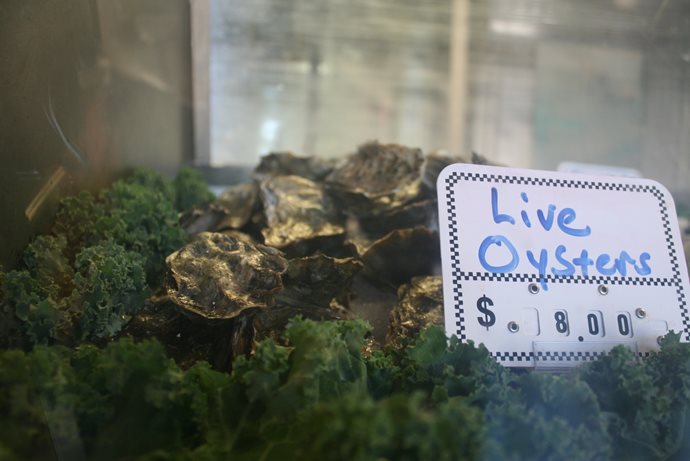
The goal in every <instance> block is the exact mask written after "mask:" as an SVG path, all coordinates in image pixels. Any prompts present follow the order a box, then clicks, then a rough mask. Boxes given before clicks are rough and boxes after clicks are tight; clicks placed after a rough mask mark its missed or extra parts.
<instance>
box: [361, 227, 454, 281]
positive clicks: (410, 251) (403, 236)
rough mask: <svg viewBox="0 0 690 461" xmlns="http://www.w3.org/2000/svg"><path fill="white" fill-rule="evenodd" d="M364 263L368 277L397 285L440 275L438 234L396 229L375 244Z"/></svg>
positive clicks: (429, 230) (414, 228)
mask: <svg viewBox="0 0 690 461" xmlns="http://www.w3.org/2000/svg"><path fill="white" fill-rule="evenodd" d="M362 262H364V273H365V274H366V275H367V276H368V277H370V278H373V279H376V280H381V281H384V282H388V283H392V284H394V285H396V286H397V285H400V284H401V283H406V282H407V281H409V280H410V278H411V277H413V276H415V275H432V274H434V273H438V272H439V271H440V265H441V252H440V243H439V240H438V233H436V232H434V231H433V230H431V229H430V228H428V227H413V228H411V229H398V230H394V231H392V232H390V233H388V234H386V235H385V236H384V237H382V238H380V239H379V240H376V241H375V242H374V243H372V244H371V246H370V247H369V248H367V250H366V251H365V252H364V254H363V255H362Z"/></svg>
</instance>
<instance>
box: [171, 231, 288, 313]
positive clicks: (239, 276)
mask: <svg viewBox="0 0 690 461" xmlns="http://www.w3.org/2000/svg"><path fill="white" fill-rule="evenodd" d="M165 262H166V264H167V266H168V270H169V283H168V296H169V297H170V299H171V301H173V302H174V303H175V304H177V305H178V306H179V307H181V308H182V309H183V310H184V311H186V312H190V313H192V314H196V315H198V316H201V317H203V318H205V319H230V318H233V317H236V316H237V315H239V314H240V313H241V312H242V311H243V310H245V309H248V308H253V307H257V308H265V307H268V306H271V305H272V304H273V301H274V298H273V297H274V294H275V292H277V291H279V290H280V289H281V288H282V287H283V284H282V279H281V276H282V274H283V272H285V270H286V269H287V261H286V260H285V258H284V257H283V254H282V253H281V252H280V251H278V250H276V249H275V248H270V247H266V246H264V245H260V244H252V243H248V242H246V241H243V240H240V239H238V238H236V237H232V236H228V235H224V234H220V233H212V232H203V233H201V234H199V235H198V236H197V238H196V239H194V240H193V241H192V242H190V243H189V244H187V245H186V246H184V247H182V248H181V249H180V250H178V251H176V252H174V253H173V254H171V255H170V256H168V257H167V258H166V260H165Z"/></svg>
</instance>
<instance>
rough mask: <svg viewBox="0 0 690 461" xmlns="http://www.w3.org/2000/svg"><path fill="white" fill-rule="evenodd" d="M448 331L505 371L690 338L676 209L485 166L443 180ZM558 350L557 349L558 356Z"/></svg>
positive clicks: (590, 182) (623, 185)
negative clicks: (676, 335) (670, 336)
mask: <svg viewBox="0 0 690 461" xmlns="http://www.w3.org/2000/svg"><path fill="white" fill-rule="evenodd" d="M437 190H438V194H439V231H440V235H441V250H442V252H441V254H442V260H443V284H444V307H445V323H446V332H447V333H448V334H449V335H450V334H455V335H457V336H458V337H459V338H460V340H461V341H464V342H467V341H473V342H475V343H482V344H484V345H485V346H486V347H487V348H488V349H489V351H490V352H491V354H492V355H493V356H494V357H495V358H496V359H497V360H498V361H499V362H500V363H502V364H504V365H507V366H514V367H535V366H542V363H540V362H548V363H549V367H554V366H557V365H558V362H562V364H563V366H564V367H567V366H571V365H573V364H579V363H583V362H586V361H591V360H593V359H594V358H596V357H598V356H600V355H601V354H602V353H603V352H605V351H607V350H609V349H610V348H611V347H613V346H614V345H616V344H626V345H629V347H631V348H632V349H634V350H635V351H636V352H637V353H638V354H640V355H645V354H649V353H650V352H652V351H655V350H658V349H659V338H661V337H663V336H664V335H665V334H666V333H668V332H669V331H671V330H673V331H676V332H682V333H683V334H682V335H681V340H683V341H688V340H690V314H689V312H688V304H687V303H688V298H689V297H690V296H689V295H688V293H689V292H690V287H689V282H688V274H687V268H686V267H685V266H684V265H682V264H680V263H679V261H682V259H681V258H680V257H679V255H682V251H681V250H682V245H681V244H680V235H679V231H678V224H677V221H676V217H675V214H674V204H673V201H672V199H671V197H670V194H669V193H668V191H666V189H664V188H663V186H661V185H660V184H658V183H656V182H654V181H649V180H644V179H629V178H604V177H589V176H584V175H567V174H563V173H553V172H540V171H531V170H515V169H507V168H497V167H486V166H477V165H464V164H463V165H451V166H449V167H447V168H446V169H445V170H444V171H443V172H442V173H441V175H440V176H439V180H438V187H437ZM549 348H551V349H549Z"/></svg>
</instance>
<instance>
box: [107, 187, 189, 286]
mask: <svg viewBox="0 0 690 461" xmlns="http://www.w3.org/2000/svg"><path fill="white" fill-rule="evenodd" d="M99 197H100V199H101V201H102V203H103V206H104V207H105V208H106V209H107V210H109V215H110V216H111V217H113V218H116V219H117V220H118V221H119V222H120V223H122V224H121V225H116V226H114V227H113V228H112V231H110V232H107V233H105V234H103V235H102V238H104V239H105V238H111V239H113V240H114V241H115V242H117V243H118V244H120V245H122V246H123V247H125V248H126V249H127V250H130V251H135V252H137V253H139V254H141V255H142V256H143V257H144V260H145V263H144V266H145V268H146V273H147V279H148V281H149V283H150V284H151V285H156V284H157V283H159V282H160V278H161V276H162V274H163V271H164V268H165V258H166V257H167V256H168V255H169V254H170V253H172V252H173V251H175V250H177V249H178V248H179V247H181V246H182V245H183V244H184V243H185V241H186V236H185V233H184V231H183V230H182V228H181V227H180V225H179V223H178V219H177V212H176V211H175V210H174V208H173V205H172V203H170V201H168V200H167V199H166V198H165V197H164V196H163V195H161V194H160V193H159V192H158V191H156V190H152V189H147V188H146V187H145V186H142V185H139V184H129V183H127V182H125V181H117V182H115V183H114V184H113V185H112V186H111V187H110V188H108V189H106V190H104V191H103V192H101V194H100V196H99Z"/></svg>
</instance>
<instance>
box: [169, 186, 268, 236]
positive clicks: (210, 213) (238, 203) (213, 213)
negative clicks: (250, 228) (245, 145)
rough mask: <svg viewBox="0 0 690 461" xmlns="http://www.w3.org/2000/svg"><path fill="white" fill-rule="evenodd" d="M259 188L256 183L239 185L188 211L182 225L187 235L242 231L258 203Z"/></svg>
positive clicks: (182, 219) (181, 222) (181, 221)
mask: <svg viewBox="0 0 690 461" xmlns="http://www.w3.org/2000/svg"><path fill="white" fill-rule="evenodd" d="M258 195H259V188H258V185H257V184H255V183H247V184H239V185H237V186H233V187H230V188H228V189H226V190H225V191H224V192H223V193H222V194H221V196H220V197H219V198H218V199H217V200H215V201H213V202H209V203H206V204H204V205H201V206H198V207H194V208H192V209H190V210H188V211H186V212H185V213H184V214H183V215H182V217H181V218H180V224H181V225H182V228H183V229H184V230H185V231H186V232H187V234H190V235H191V234H196V233H199V232H207V231H219V230H223V229H241V228H243V227H244V226H246V225H247V224H248V223H249V222H250V220H251V218H252V215H253V214H254V212H255V211H256V206H257V204H258V203H257V202H258Z"/></svg>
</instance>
